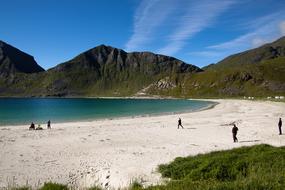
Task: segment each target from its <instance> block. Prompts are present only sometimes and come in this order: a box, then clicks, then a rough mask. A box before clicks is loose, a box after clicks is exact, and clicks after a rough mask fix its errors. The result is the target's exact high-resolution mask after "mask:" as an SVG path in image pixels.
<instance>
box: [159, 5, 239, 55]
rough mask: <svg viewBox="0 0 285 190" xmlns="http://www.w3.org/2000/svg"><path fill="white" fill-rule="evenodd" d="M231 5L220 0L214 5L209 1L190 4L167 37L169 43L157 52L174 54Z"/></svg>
mask: <svg viewBox="0 0 285 190" xmlns="http://www.w3.org/2000/svg"><path fill="white" fill-rule="evenodd" d="M233 3H234V1H230V0H220V1H215V3H213V1H210V0H200V1H195V3H190V4H189V8H188V9H187V10H186V13H185V14H184V16H182V17H181V18H180V22H179V25H178V27H177V29H176V30H175V31H174V33H172V34H171V35H170V36H169V42H168V43H167V45H166V46H165V47H163V48H161V49H160V50H159V52H160V53H162V54H170V55H172V54H175V53H176V52H177V51H179V50H180V49H181V48H182V47H183V46H184V45H185V43H186V40H188V39H190V38H191V37H193V36H194V35H195V34H196V33H198V32H200V31H202V30H204V29H205V28H207V27H209V26H210V25H212V24H213V22H214V20H215V19H216V18H217V17H218V16H219V15H220V14H221V13H222V12H223V11H225V10H226V9H228V8H229V7H230V5H232V4H233Z"/></svg>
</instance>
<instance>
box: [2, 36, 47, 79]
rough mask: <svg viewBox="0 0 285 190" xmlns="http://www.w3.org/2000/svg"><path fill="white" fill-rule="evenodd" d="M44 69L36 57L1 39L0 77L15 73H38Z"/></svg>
mask: <svg viewBox="0 0 285 190" xmlns="http://www.w3.org/2000/svg"><path fill="white" fill-rule="evenodd" d="M42 71H44V69H43V68H42V67H41V66H39V65H38V64H37V62H36V61H35V60H34V58H33V57H32V56H30V55H28V54H26V53H24V52H22V51H20V50H19V49H17V48H15V47H13V46H11V45H9V44H7V43H5V42H3V41H1V40H0V77H4V78H5V77H8V76H9V75H11V74H15V73H37V72H42Z"/></svg>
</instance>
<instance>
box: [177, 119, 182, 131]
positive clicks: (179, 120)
mask: <svg viewBox="0 0 285 190" xmlns="http://www.w3.org/2000/svg"><path fill="white" fill-rule="evenodd" d="M179 126H181V128H182V129H184V127H183V125H182V121H181V118H179V119H178V127H177V129H179Z"/></svg>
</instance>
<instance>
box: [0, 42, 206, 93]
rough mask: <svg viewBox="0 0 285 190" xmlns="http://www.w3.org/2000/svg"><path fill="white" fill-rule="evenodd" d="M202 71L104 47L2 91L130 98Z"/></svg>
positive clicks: (20, 78) (18, 79)
mask: <svg viewBox="0 0 285 190" xmlns="http://www.w3.org/2000/svg"><path fill="white" fill-rule="evenodd" d="M200 71H202V70H201V69H199V68H198V67H196V66H193V65H189V64H186V63H184V62H183V61H180V60H178V59H175V58H173V57H169V56H164V55H157V54H153V53H150V52H133V53H127V52H125V51H123V50H121V49H117V48H113V47H110V46H105V45H101V46H98V47H95V48H93V49H90V50H88V51H86V52H84V53H82V54H80V55H78V56H76V57H75V58H74V59H72V60H70V61H67V62H65V63H62V64H59V65H57V66H56V67H54V68H52V69H49V70H48V71H46V72H43V73H38V74H30V75H23V74H22V75H17V77H15V79H14V80H13V82H11V83H10V84H9V85H6V88H5V90H2V92H3V94H4V95H10V96H11V95H14V94H15V91H17V95H19V96H129V95H134V94H136V93H137V92H138V91H140V90H141V89H143V88H145V87H147V86H148V85H150V84H151V83H153V82H155V81H158V80H160V79H164V78H165V77H166V78H167V79H168V80H170V81H171V83H173V85H176V84H177V83H179V81H178V79H179V78H180V77H183V76H184V75H185V74H187V75H191V74H193V73H197V72H200ZM0 94H1V89H0Z"/></svg>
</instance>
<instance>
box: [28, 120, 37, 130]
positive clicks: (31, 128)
mask: <svg viewBox="0 0 285 190" xmlns="http://www.w3.org/2000/svg"><path fill="white" fill-rule="evenodd" d="M35 129H36V127H35V124H34V123H33V122H32V123H31V126H30V127H29V130H35Z"/></svg>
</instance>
